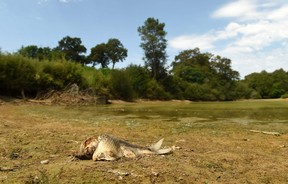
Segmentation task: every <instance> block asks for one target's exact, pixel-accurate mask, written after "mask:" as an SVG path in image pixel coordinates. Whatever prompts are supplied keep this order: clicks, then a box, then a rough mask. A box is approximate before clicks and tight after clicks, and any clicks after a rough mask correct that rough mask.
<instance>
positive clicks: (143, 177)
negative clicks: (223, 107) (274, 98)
mask: <svg viewBox="0 0 288 184" xmlns="http://www.w3.org/2000/svg"><path fill="white" fill-rule="evenodd" d="M171 103H180V102H171ZM184 103H188V102H184ZM121 104H122V103H121ZM122 105H123V104H122ZM127 105H128V106H129V105H131V104H127ZM75 108H76V107H71V106H55V105H43V104H39V103H36V104H35V103H32V102H23V103H13V102H6V101H0V142H1V146H0V183H288V175H287V171H288V159H287V158H288V126H287V121H285V122H284V123H281V122H278V123H274V124H269V123H268V124H267V123H264V124H259V123H258V124H257V123H253V124H252V123H249V122H247V121H245V119H244V118H234V119H215V120H212V121H211V119H209V121H206V120H207V119H206V118H199V117H183V118H179V117H177V118H174V119H173V118H168V119H167V118H163V117H159V116H157V115H153V116H152V115H151V116H149V117H142V118H139V116H137V118H135V117H134V116H133V115H131V114H130V115H126V114H125V115H122V114H121V112H122V111H125V109H121V108H112V110H113V113H115V114H117V115H107V114H105V113H104V114H101V113H99V112H98V111H97V110H94V111H92V110H87V111H81V112H79V111H77V110H75ZM100 108H101V109H102V110H103V109H105V108H106V106H104V107H100ZM109 110H110V111H112V110H111V109H109ZM114 111H115V112H114ZM116 111H117V112H116ZM118 111H119V112H118ZM251 129H256V130H266V131H269V130H273V131H275V130H276V131H279V130H280V133H281V135H280V136H274V135H267V134H262V133H255V132H251V131H250V130H251ZM101 133H108V134H111V135H114V136H117V137H120V138H123V139H126V140H128V141H130V142H131V143H134V144H138V145H143V146H145V145H149V144H151V143H153V142H155V141H157V140H159V139H160V138H162V137H164V138H165V140H164V146H167V147H168V146H169V147H170V146H174V148H175V150H174V152H173V153H172V154H170V155H165V156H159V155H153V156H145V157H142V158H137V159H125V158H123V159H120V160H118V161H114V162H107V161H99V162H93V161H92V160H79V161H71V157H70V156H71V155H72V154H73V153H74V152H75V151H77V150H78V148H79V146H80V143H81V142H82V141H83V140H85V139H86V138H87V137H90V136H97V135H99V134H101Z"/></svg>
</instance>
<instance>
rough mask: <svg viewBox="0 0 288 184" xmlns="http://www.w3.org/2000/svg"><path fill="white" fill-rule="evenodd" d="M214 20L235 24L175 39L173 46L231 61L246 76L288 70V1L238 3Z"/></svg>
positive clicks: (241, 0)
mask: <svg viewBox="0 0 288 184" xmlns="http://www.w3.org/2000/svg"><path fill="white" fill-rule="evenodd" d="M212 18H214V19H215V18H230V19H231V22H229V23H228V24H227V25H226V26H225V27H223V28H222V29H219V30H212V31H211V30H210V31H208V32H207V33H204V34H199V35H195V34H192V35H185V36H179V37H175V38H172V39H171V40H170V41H169V46H170V47H171V48H174V49H176V50H177V49H178V50H179V49H182V50H183V49H193V48H195V47H199V48H200V49H201V50H202V51H203V50H204V51H208V52H212V51H213V52H212V53H213V54H219V55H221V56H224V57H228V58H230V59H232V62H233V64H234V65H233V66H235V69H236V70H238V71H239V72H240V73H241V74H242V76H244V75H246V74H248V73H249V72H254V70H255V71H261V70H267V71H268V70H270V69H277V68H279V67H281V66H282V67H288V65H287V63H283V62H284V61H285V60H286V62H287V58H288V54H286V53H287V43H288V32H287V28H288V2H287V1H286V0H278V1H277V2H275V1H274V0H237V1H233V2H231V3H228V4H226V5H224V6H222V7H220V8H219V9H218V10H216V11H215V12H214V13H213V14H212ZM285 49H286V50H285ZM275 67H277V68H275ZM286 70H288V68H286Z"/></svg>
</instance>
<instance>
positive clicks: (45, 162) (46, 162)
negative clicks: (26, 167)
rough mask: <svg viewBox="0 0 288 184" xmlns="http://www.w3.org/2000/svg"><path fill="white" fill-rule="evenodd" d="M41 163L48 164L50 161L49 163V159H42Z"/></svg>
mask: <svg viewBox="0 0 288 184" xmlns="http://www.w3.org/2000/svg"><path fill="white" fill-rule="evenodd" d="M40 163H41V164H48V163H49V160H41V162H40Z"/></svg>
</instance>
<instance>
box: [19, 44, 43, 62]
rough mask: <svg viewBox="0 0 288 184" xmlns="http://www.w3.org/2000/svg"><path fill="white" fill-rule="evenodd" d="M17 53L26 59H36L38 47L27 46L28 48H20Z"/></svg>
mask: <svg viewBox="0 0 288 184" xmlns="http://www.w3.org/2000/svg"><path fill="white" fill-rule="evenodd" d="M18 53H19V54H21V55H22V56H24V57H28V58H34V59H35V58H37V55H38V47H37V46H36V45H29V46H26V47H24V46H22V47H21V48H20V49H19V50H18Z"/></svg>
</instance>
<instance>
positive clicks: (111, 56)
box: [88, 38, 127, 69]
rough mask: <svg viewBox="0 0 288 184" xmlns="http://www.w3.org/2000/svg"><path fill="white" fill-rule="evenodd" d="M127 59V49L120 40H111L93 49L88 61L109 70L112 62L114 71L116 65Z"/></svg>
mask: <svg viewBox="0 0 288 184" xmlns="http://www.w3.org/2000/svg"><path fill="white" fill-rule="evenodd" d="M126 57H127V49H125V48H124V46H123V44H122V43H121V42H120V41H119V40H118V39H116V38H111V39H109V40H108V42H107V43H101V44H98V45H96V46H95V47H93V48H91V53H90V55H89V57H88V60H89V62H90V63H92V65H93V66H95V65H96V64H98V63H99V64H101V67H102V68H108V65H109V64H110V63H111V62H112V65H113V66H112V69H114V66H115V63H117V62H119V61H123V60H124V59H125V58H126Z"/></svg>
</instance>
